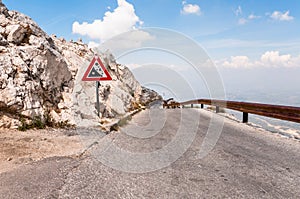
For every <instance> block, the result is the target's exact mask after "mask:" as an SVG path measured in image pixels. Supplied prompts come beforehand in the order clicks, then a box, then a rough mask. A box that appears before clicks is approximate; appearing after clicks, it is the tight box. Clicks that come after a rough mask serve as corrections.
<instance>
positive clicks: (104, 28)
mask: <svg viewBox="0 0 300 199" xmlns="http://www.w3.org/2000/svg"><path fill="white" fill-rule="evenodd" d="M142 23H143V22H142V21H141V20H140V19H139V17H138V16H137V15H136V14H135V10H134V7H133V5H132V4H130V3H128V2H126V0H118V7H117V8H116V9H114V10H113V11H112V12H111V11H107V12H106V13H105V14H104V17H103V19H102V20H101V19H96V20H94V22H93V23H87V22H83V23H82V24H80V23H79V22H77V21H76V22H74V23H73V28H72V29H73V33H76V34H80V35H84V36H88V37H90V38H92V39H100V40H101V41H105V40H107V39H109V38H111V37H113V36H116V35H119V34H121V33H123V32H127V31H130V30H133V29H135V28H136V25H137V24H138V25H142Z"/></svg>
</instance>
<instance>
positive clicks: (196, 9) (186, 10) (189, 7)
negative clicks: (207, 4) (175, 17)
mask: <svg viewBox="0 0 300 199" xmlns="http://www.w3.org/2000/svg"><path fill="white" fill-rule="evenodd" d="M182 4H183V9H182V11H181V13H182V14H196V15H200V14H201V8H200V6H198V5H197V4H186V2H185V1H183V2H182Z"/></svg>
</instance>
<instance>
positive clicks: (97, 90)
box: [96, 81, 100, 117]
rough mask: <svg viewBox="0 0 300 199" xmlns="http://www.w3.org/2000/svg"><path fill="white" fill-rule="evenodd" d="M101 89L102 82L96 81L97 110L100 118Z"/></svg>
mask: <svg viewBox="0 0 300 199" xmlns="http://www.w3.org/2000/svg"><path fill="white" fill-rule="evenodd" d="M99 87H100V81H96V101H97V102H96V103H97V104H96V108H97V115H98V117H100V102H99Z"/></svg>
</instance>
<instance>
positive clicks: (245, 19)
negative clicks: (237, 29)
mask: <svg viewBox="0 0 300 199" xmlns="http://www.w3.org/2000/svg"><path fill="white" fill-rule="evenodd" d="M259 18H260V16H256V15H254V14H250V15H249V16H248V17H247V18H240V19H239V21H238V24H239V25H245V24H246V23H248V22H250V21H252V20H255V19H259Z"/></svg>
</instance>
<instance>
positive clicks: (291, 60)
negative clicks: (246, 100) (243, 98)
mask: <svg viewBox="0 0 300 199" xmlns="http://www.w3.org/2000/svg"><path fill="white" fill-rule="evenodd" d="M215 63H216V65H218V66H222V67H227V68H255V67H289V68H291V67H300V55H299V56H298V57H292V56H291V55H290V54H286V55H280V53H279V51H267V52H265V53H264V54H263V55H261V57H260V59H259V60H255V61H251V60H250V59H249V57H247V56H232V57H231V58H230V59H225V60H219V61H216V62H215Z"/></svg>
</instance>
